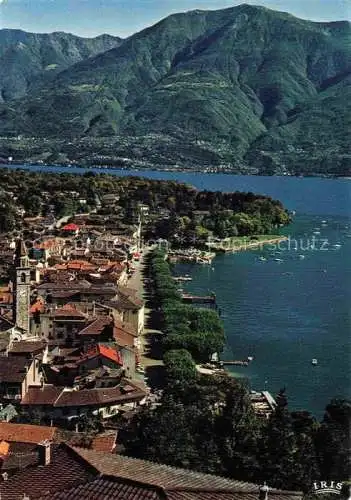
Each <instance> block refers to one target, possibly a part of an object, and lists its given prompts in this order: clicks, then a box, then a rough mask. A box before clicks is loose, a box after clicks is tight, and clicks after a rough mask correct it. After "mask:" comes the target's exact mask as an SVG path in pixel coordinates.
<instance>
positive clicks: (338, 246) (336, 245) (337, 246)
mask: <svg viewBox="0 0 351 500" xmlns="http://www.w3.org/2000/svg"><path fill="white" fill-rule="evenodd" d="M333 248H341V245H340V243H335V245H333Z"/></svg>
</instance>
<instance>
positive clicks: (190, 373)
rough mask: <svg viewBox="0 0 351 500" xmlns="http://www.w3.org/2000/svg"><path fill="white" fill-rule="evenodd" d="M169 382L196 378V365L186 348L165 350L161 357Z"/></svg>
mask: <svg viewBox="0 0 351 500" xmlns="http://www.w3.org/2000/svg"><path fill="white" fill-rule="evenodd" d="M163 361H164V364H165V368H166V376H167V380H168V382H169V383H173V382H175V381H177V382H184V381H192V380H194V379H195V378H196V365H195V362H194V360H193V358H192V357H191V354H190V352H189V351H187V350H186V349H179V350H176V349H173V350H171V351H167V352H166V353H165V355H164V357H163Z"/></svg>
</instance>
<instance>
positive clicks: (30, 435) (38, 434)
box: [0, 422, 57, 443]
mask: <svg viewBox="0 0 351 500" xmlns="http://www.w3.org/2000/svg"><path fill="white" fill-rule="evenodd" d="M56 432H57V427H47V426H45V425H30V424H12V423H10V422H0V440H4V441H17V442H20V443H40V442H41V441H45V440H46V439H48V440H49V441H53V439H54V436H55V434H56Z"/></svg>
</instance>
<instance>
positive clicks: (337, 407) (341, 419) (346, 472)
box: [317, 399, 351, 481]
mask: <svg viewBox="0 0 351 500" xmlns="http://www.w3.org/2000/svg"><path fill="white" fill-rule="evenodd" d="M350 429H351V402H350V401H347V400H345V399H333V400H332V401H331V402H330V404H328V405H327V407H326V410H325V415H324V418H323V422H322V424H321V427H320V430H319V432H318V435H317V448H318V453H319V460H320V468H321V477H322V478H323V479H325V480H332V479H338V480H340V481H343V480H347V479H349V477H350V470H351V436H350Z"/></svg>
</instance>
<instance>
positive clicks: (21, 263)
mask: <svg viewBox="0 0 351 500" xmlns="http://www.w3.org/2000/svg"><path fill="white" fill-rule="evenodd" d="M14 271H15V272H14V274H15V276H14V280H13V319H14V322H15V325H16V326H17V327H19V328H21V329H22V330H24V331H25V332H26V333H27V334H29V333H30V332H29V330H30V326H29V325H30V323H29V308H30V267H29V259H28V254H27V249H26V246H25V244H24V242H23V240H22V239H19V240H17V243H16V250H15V259H14Z"/></svg>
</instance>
